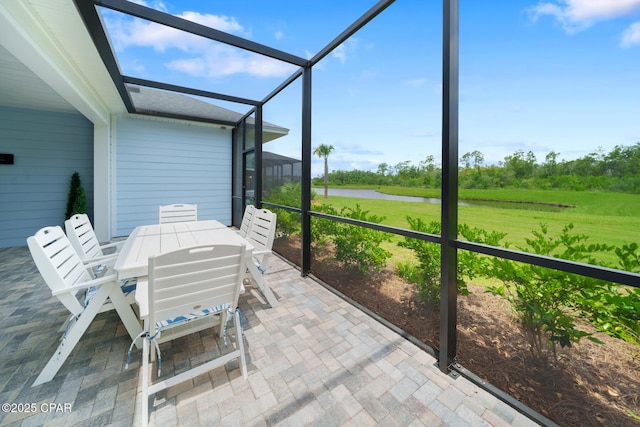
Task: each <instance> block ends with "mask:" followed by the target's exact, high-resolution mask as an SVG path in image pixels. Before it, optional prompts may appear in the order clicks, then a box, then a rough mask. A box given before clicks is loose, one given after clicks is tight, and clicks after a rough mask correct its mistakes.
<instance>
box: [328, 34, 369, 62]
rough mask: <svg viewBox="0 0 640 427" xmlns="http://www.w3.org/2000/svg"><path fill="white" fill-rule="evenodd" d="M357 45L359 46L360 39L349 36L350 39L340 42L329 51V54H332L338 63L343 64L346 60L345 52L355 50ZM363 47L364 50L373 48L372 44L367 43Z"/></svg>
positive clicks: (348, 52)
mask: <svg viewBox="0 0 640 427" xmlns="http://www.w3.org/2000/svg"><path fill="white" fill-rule="evenodd" d="M359 47H360V40H359V39H357V38H355V37H351V38H350V39H348V40H347V41H345V42H344V43H342V44H341V45H340V46H338V47H336V48H335V49H333V51H332V52H331V56H333V57H334V58H336V59H337V60H338V61H340V63H342V64H344V63H345V62H347V54H351V53H353V52H355V51H357V50H358V48H359ZM365 49H366V50H371V49H373V44H369V45H367V46H365Z"/></svg>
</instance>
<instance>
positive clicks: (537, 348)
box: [487, 224, 612, 360]
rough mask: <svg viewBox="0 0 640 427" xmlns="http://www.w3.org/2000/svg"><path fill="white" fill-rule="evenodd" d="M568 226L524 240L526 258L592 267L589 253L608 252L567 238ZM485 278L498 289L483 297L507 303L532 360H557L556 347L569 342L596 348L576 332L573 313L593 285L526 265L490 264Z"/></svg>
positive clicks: (496, 260)
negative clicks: (539, 257) (584, 342)
mask: <svg viewBox="0 0 640 427" xmlns="http://www.w3.org/2000/svg"><path fill="white" fill-rule="evenodd" d="M572 229H573V225H572V224H569V225H567V226H565V227H564V228H563V230H562V232H561V233H560V234H559V235H557V236H551V235H549V231H548V227H547V226H546V225H545V224H541V225H540V231H534V232H533V235H534V238H533V239H526V242H527V245H528V248H521V250H523V251H526V252H533V253H536V254H539V255H545V256H553V257H557V258H562V259H567V260H572V261H580V262H586V263H594V262H595V260H594V258H593V256H592V254H593V253H595V252H599V251H607V250H611V249H612V248H611V247H608V246H606V245H597V244H591V245H587V244H586V243H585V242H586V240H588V237H587V236H585V235H581V234H573V233H572V232H571V230H572ZM489 274H490V277H494V278H497V279H499V280H500V281H501V282H502V283H503V284H502V285H500V286H490V287H488V288H487V289H488V291H489V292H492V293H493V294H494V295H501V296H504V297H506V298H507V300H508V301H509V302H510V304H511V306H512V308H513V309H514V311H515V312H516V314H517V315H518V317H519V319H520V322H521V324H522V326H523V328H524V330H525V332H526V334H527V338H528V340H529V346H530V350H531V353H532V355H533V356H534V357H535V358H537V359H539V360H544V359H546V357H547V355H548V354H549V353H551V354H552V355H553V356H554V358H557V352H556V350H557V345H558V344H560V346H561V347H571V345H572V344H573V343H575V342H579V341H580V339H582V338H584V337H587V338H589V339H591V340H592V341H595V342H599V341H598V340H597V339H595V338H594V337H592V335H591V334H590V333H587V332H585V331H582V330H580V329H578V327H577V326H576V322H575V318H574V317H575V310H574V308H576V307H578V305H579V304H578V301H577V295H578V293H579V292H581V291H582V292H589V291H588V290H589V289H596V288H597V283H598V281H596V280H593V279H590V278H586V277H583V276H578V275H573V274H567V273H564V272H562V271H557V270H553V269H548V268H543V267H538V266H535V265H531V264H521V263H515V262H513V261H509V260H505V259H500V258H494V259H492V265H491V268H490V271H489Z"/></svg>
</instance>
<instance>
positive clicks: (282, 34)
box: [274, 31, 284, 40]
mask: <svg viewBox="0 0 640 427" xmlns="http://www.w3.org/2000/svg"><path fill="white" fill-rule="evenodd" d="M274 37H275V38H276V40H282V38H284V32H282V31H276V33H275V34H274Z"/></svg>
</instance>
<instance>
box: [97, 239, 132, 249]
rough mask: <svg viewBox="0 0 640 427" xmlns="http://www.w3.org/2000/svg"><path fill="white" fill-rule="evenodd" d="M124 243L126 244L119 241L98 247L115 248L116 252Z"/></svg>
mask: <svg viewBox="0 0 640 427" xmlns="http://www.w3.org/2000/svg"><path fill="white" fill-rule="evenodd" d="M124 242H126V240H119V241H117V242H110V243H105V244H102V245H100V249H109V248H116V250H117V249H118V248H120V246H122V245H124Z"/></svg>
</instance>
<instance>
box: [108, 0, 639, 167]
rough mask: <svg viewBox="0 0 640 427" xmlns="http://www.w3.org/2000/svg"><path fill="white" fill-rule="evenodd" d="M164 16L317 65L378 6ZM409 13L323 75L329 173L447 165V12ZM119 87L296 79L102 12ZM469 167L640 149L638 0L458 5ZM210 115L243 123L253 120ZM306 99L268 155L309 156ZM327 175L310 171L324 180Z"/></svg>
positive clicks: (396, 16) (245, 89) (317, 108)
mask: <svg viewBox="0 0 640 427" xmlns="http://www.w3.org/2000/svg"><path fill="white" fill-rule="evenodd" d="M138 3H141V4H145V5H147V6H149V7H153V8H156V9H159V10H163V11H165V12H168V13H171V14H174V15H178V16H182V17H184V18H187V19H190V20H193V21H196V22H199V23H202V24H205V25H208V26H211V27H214V28H217V29H220V30H223V31H226V32H229V33H231V34H235V35H238V36H241V37H244V38H247V39H250V40H253V41H255V42H258V43H262V44H265V45H268V46H271V47H274V48H277V49H280V50H283V51H285V52H288V53H292V54H294V55H297V56H300V57H304V58H310V57H312V56H313V55H314V54H316V53H317V52H318V51H319V50H320V49H322V48H323V47H324V46H325V45H326V44H327V43H329V42H330V41H331V40H332V39H333V38H335V37H336V36H337V35H338V34H339V33H340V32H341V31H343V30H344V29H345V28H346V27H348V26H349V25H350V24H351V23H352V22H354V21H355V20H356V19H358V17H359V16H360V15H362V14H363V13H364V12H366V11H367V10H368V9H369V8H370V7H372V6H373V5H374V4H375V1H374V0H349V1H338V0H332V1H322V2H305V1H293V0H288V1H274V0H263V1H255V0H254V1H250V0H237V1H232V2H228V1H227V2H222V1H212V0H200V1H196V0H180V1H177V0H175V1H173V2H172V1H155V0H146V1H145V2H142V1H139V2H138ZM439 3H440V2H439V1H424V0H398V1H396V2H395V3H394V4H392V5H391V6H390V7H389V8H388V9H387V10H386V11H385V12H383V13H382V15H380V16H379V17H377V18H376V19H375V20H374V21H373V22H371V23H370V24H368V25H367V26H366V27H365V28H363V29H362V30H360V31H359V32H357V33H356V34H355V35H354V36H353V37H352V38H350V39H349V40H348V41H347V42H346V43H344V44H343V45H341V46H340V47H339V48H338V49H336V50H335V51H334V52H332V54H330V55H329V56H327V57H326V58H325V59H323V60H322V61H321V62H320V63H319V64H317V65H316V66H315V67H314V69H313V79H314V82H313V84H314V85H313V96H314V99H313V108H312V111H313V126H312V135H313V146H314V147H316V146H317V145H319V144H331V145H333V146H334V147H335V151H334V152H333V154H332V155H331V157H330V168H331V169H351V168H358V169H364V170H367V169H368V170H376V169H377V166H378V165H379V164H380V163H383V162H384V163H387V164H389V165H391V166H393V165H395V164H397V163H399V162H403V161H406V160H409V161H412V162H413V163H414V164H417V163H418V162H419V161H421V160H424V159H425V158H426V157H427V156H434V157H435V159H436V162H437V163H439V160H440V138H441V130H440V126H441V124H440V120H441V95H442V86H441V80H442V79H441V62H440V61H441V49H442V48H441V44H442V43H441V39H442V35H441V33H442V23H441V20H442V18H441V15H442V11H441V5H440V4H439ZM103 17H104V19H105V22H106V23H107V27H108V29H109V33H110V37H111V40H112V43H113V45H114V48H115V49H116V53H117V56H118V60H119V63H120V67H121V69H122V71H123V73H125V74H127V75H132V76H135V77H141V78H146V79H151V80H160V81H165V82H168V83H173V84H179V85H184V86H189V87H195V88H198V89H204V90H209V91H214V92H221V93H225V94H230V95H235V96H241V97H247V98H253V99H258V100H260V99H262V98H263V97H264V96H265V95H267V94H268V93H270V92H271V91H272V90H273V89H274V88H275V87H277V86H278V85H279V84H280V83H281V82H282V81H284V80H285V79H286V78H287V77H288V76H289V75H291V74H292V73H293V72H294V71H295V68H294V67H293V66H290V65H287V64H283V63H279V62H278V61H275V60H271V59H268V58H264V57H260V56H259V55H255V54H249V53H246V52H243V51H241V50H239V49H235V48H231V47H227V46H223V45H220V44H218V43H215V42H211V41H207V40H202V39H198V38H196V37H194V36H189V35H184V34H179V33H177V32H176V31H175V30H171V29H168V28H164V27H161V26H158V25H155V24H148V23H145V22H142V21H138V20H133V19H130V18H128V17H125V16H123V15H121V14H118V13H115V12H110V11H103ZM460 28H461V30H460V65H461V71H460V154H461V155H462V154H464V153H466V152H470V151H474V150H478V151H480V152H482V153H483V154H484V156H485V161H486V162H487V163H496V162H499V161H501V160H503V159H504V157H505V156H507V155H510V154H513V153H514V152H515V151H516V150H524V151H525V152H527V151H532V152H534V154H535V155H536V156H537V159H538V161H539V162H542V161H544V157H545V155H546V154H547V153H549V152H550V151H552V150H553V151H555V152H557V153H560V157H559V158H560V159H566V160H569V159H574V158H577V157H580V156H583V155H585V154H588V153H591V152H594V151H597V150H599V149H602V150H604V151H605V152H607V151H609V150H610V149H611V148H613V147H614V146H615V145H632V144H634V143H636V142H640V0H548V1H544V0H543V1H536V0H511V1H501V2H495V1H488V0H486V1H480V0H461V1H460ZM215 103H217V104H219V105H221V106H224V107H226V108H230V109H233V110H235V111H239V112H245V111H247V110H248V108H247V107H246V106H243V105H237V104H228V103H224V102H217V101H215ZM300 103H301V95H300V85H299V83H296V84H294V85H292V86H291V87H290V88H289V89H287V90H286V91H285V92H283V93H282V94H281V95H279V96H278V97H276V98H275V99H274V100H273V101H271V102H269V103H268V104H267V105H266V106H265V119H266V120H268V121H270V122H272V123H275V124H278V125H280V126H284V127H287V128H289V129H290V133H289V136H287V137H285V138H281V139H279V140H276V141H273V142H270V143H268V144H267V145H266V146H265V149H266V150H269V151H274V152H278V153H280V154H283V155H289V156H292V157H300ZM321 172H322V162H321V161H320V159H314V163H313V174H314V176H315V175H319V174H321Z"/></svg>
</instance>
